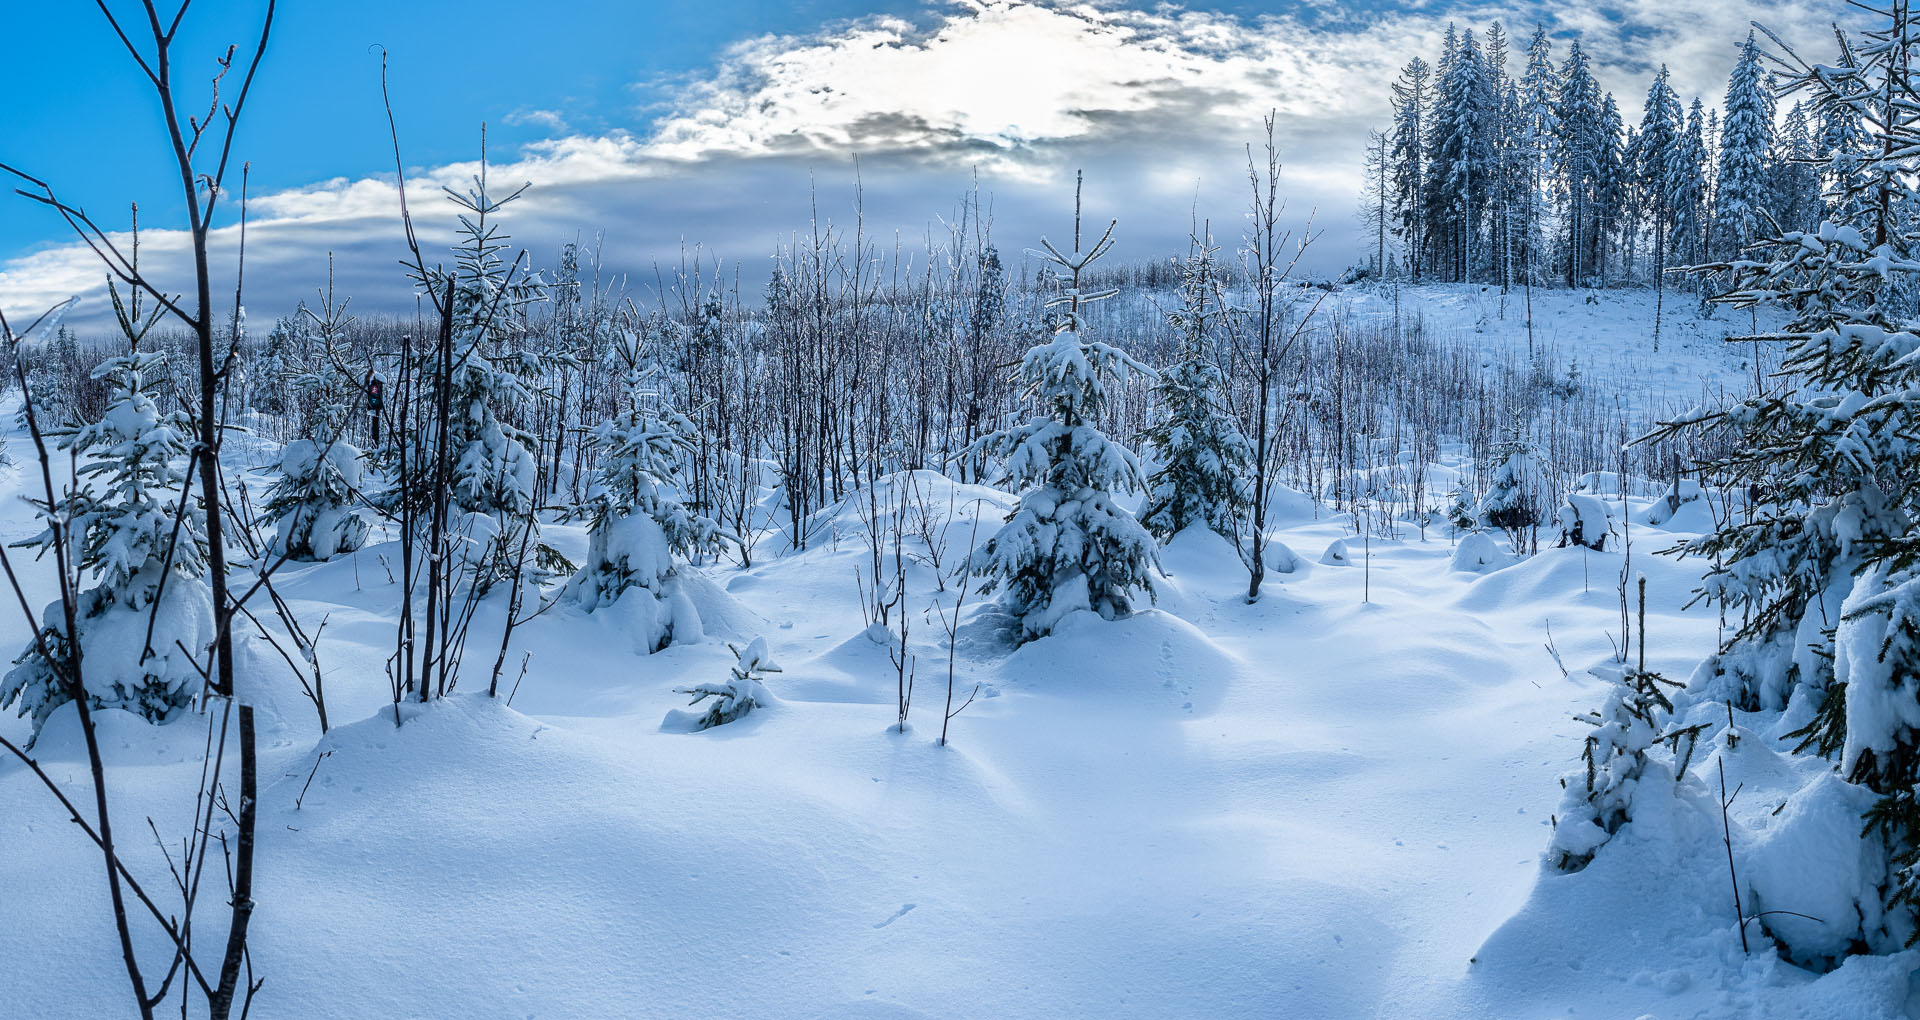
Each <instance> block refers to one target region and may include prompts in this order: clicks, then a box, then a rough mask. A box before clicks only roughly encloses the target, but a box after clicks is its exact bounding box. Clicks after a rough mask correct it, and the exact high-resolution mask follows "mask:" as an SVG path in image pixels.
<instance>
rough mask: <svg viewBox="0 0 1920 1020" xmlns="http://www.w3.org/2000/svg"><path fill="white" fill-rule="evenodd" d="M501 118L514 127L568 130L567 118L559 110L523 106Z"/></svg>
mask: <svg viewBox="0 0 1920 1020" xmlns="http://www.w3.org/2000/svg"><path fill="white" fill-rule="evenodd" d="M500 119H501V121H503V122H504V123H506V124H508V125H510V126H514V127H522V126H528V127H540V128H546V129H547V130H548V131H565V130H567V119H566V118H565V117H564V116H561V114H560V111H559V110H532V109H524V108H523V109H519V110H515V111H513V112H512V113H509V114H507V115H506V116H505V117H502V118H500Z"/></svg>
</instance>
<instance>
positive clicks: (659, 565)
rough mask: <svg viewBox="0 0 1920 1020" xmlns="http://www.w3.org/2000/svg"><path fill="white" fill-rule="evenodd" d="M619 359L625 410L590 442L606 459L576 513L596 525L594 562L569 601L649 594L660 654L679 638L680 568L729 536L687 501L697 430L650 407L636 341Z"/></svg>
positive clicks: (590, 554) (591, 602)
mask: <svg viewBox="0 0 1920 1020" xmlns="http://www.w3.org/2000/svg"><path fill="white" fill-rule="evenodd" d="M615 353H616V356H617V357H618V358H619V359H620V362H621V365H622V366H623V367H624V369H625V375H624V377H623V379H624V383H625V386H626V390H627V397H626V407H625V409H624V410H623V411H621V412H620V414H619V415H618V416H617V417H615V418H614V419H613V420H612V421H607V422H602V423H601V424H600V425H599V426H598V427H596V428H595V429H594V430H593V433H592V435H590V436H589V437H588V439H587V441H586V442H587V447H588V448H589V449H591V450H593V451H595V452H596V453H597V454H598V455H599V459H598V463H597V467H596V470H595V475H594V482H593V485H592V487H591V488H590V489H589V490H588V491H587V496H586V498H585V499H584V500H583V501H582V502H581V505H580V507H579V509H578V511H577V512H578V513H579V514H581V515H584V516H585V517H586V518H587V519H588V522H589V523H588V526H587V558H586V562H584V563H583V564H581V566H580V569H579V571H578V572H577V573H575V574H574V576H573V578H572V580H570V581H568V582H567V588H566V593H567V595H568V597H570V598H572V599H573V600H574V601H576V602H578V603H580V604H581V605H582V606H585V607H586V609H587V610H588V611H589V612H591V611H593V610H594V609H598V608H600V607H602V606H608V605H612V604H613V603H614V602H615V601H617V600H619V599H620V598H621V597H622V596H623V595H624V594H626V593H627V592H628V591H629V590H631V589H634V588H641V589H645V591H646V593H647V594H648V595H649V596H650V597H651V598H652V599H654V600H655V601H656V602H657V603H659V604H660V605H659V609H660V611H659V612H656V613H653V614H651V625H650V628H649V629H650V631H651V632H650V633H649V634H648V635H647V640H646V644H647V647H648V650H650V651H657V650H658V649H660V648H662V647H665V646H666V644H667V643H668V642H669V641H671V640H672V638H673V627H674V614H673V612H672V611H671V609H672V605H673V602H672V601H671V600H670V594H671V593H670V591H669V582H670V581H671V580H672V579H673V577H674V575H675V572H676V571H677V569H678V560H679V559H683V558H685V557H687V556H690V555H692V554H694V553H696V552H700V551H706V550H715V549H717V548H718V547H719V545H720V543H721V541H722V540H723V539H725V538H726V537H727V536H726V535H725V534H724V533H723V532H722V531H721V530H720V528H719V526H718V525H716V524H715V523H714V522H713V521H711V520H709V519H707V518H705V517H701V516H698V515H696V514H694V513H692V512H691V511H689V510H688V509H687V508H686V506H685V505H684V504H683V503H681V501H680V495H679V493H680V488H681V480H680V473H681V468H682V465H683V464H684V462H685V459H686V457H687V455H688V453H689V451H690V450H691V449H692V448H693V423H692V422H690V421H688V420H687V419H686V418H685V417H684V416H682V415H680V414H677V413H675V412H674V411H672V410H670V409H657V410H649V409H647V408H646V407H645V406H644V405H645V403H646V397H645V396H644V395H643V393H642V387H643V385H644V381H645V376H644V373H643V372H642V371H641V358H640V348H639V340H638V338H637V337H635V336H634V335H633V334H631V333H629V334H627V335H626V336H624V337H623V338H622V339H621V340H620V342H619V343H617V344H616V345H615Z"/></svg>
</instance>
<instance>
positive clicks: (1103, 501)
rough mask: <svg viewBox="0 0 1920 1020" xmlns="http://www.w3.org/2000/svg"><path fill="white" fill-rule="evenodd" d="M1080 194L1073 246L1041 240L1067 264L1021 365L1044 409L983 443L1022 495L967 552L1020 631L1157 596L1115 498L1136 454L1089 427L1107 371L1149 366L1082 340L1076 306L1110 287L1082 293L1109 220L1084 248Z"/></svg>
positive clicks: (1041, 630) (1147, 548) (1155, 565)
mask: <svg viewBox="0 0 1920 1020" xmlns="http://www.w3.org/2000/svg"><path fill="white" fill-rule="evenodd" d="M1079 192H1080V189H1079V184H1078V181H1077V180H1076V183H1075V186H1074V203H1073V205H1074V209H1073V242H1074V243H1073V253H1072V254H1071V255H1063V254H1061V253H1060V251H1059V249H1057V248H1055V247H1054V246H1053V245H1052V244H1051V243H1049V242H1048V241H1047V240H1046V239H1045V238H1042V239H1041V242H1040V243H1041V244H1042V245H1043V246H1044V247H1045V248H1046V250H1047V255H1048V258H1049V260H1050V261H1051V262H1053V263H1054V264H1056V265H1058V266H1060V267H1062V268H1064V269H1065V270H1067V273H1068V276H1067V280H1066V287H1065V288H1064V289H1063V290H1062V292H1061V294H1060V295H1059V296H1058V297H1057V298H1054V299H1053V300H1052V301H1051V302H1049V304H1050V305H1059V306H1064V307H1065V308H1066V314H1065V315H1064V316H1063V318H1062V320H1061V323H1060V327H1059V331H1058V332H1057V333H1055V334H1054V335H1053V339H1052V340H1051V341H1049V342H1047V343H1044V344H1041V345H1040V346H1038V347H1035V348H1033V349H1032V350H1030V351H1028V352H1027V355H1026V357H1025V358H1023V359H1021V362H1020V379H1021V381H1022V382H1023V383H1024V384H1025V386H1026V391H1027V395H1028V397H1029V398H1030V399H1031V400H1033V401H1034V402H1035V403H1037V404H1038V405H1039V408H1040V411H1041V412H1042V414H1043V415H1044V416H1043V417H1040V418H1036V419H1034V420H1033V421H1031V422H1028V423H1027V424H1025V425H1021V426H1019V427H1016V428H1012V429H1007V430H1005V431H1002V432H996V433H994V434H992V435H989V436H986V437H985V438H983V439H982V440H981V441H980V443H981V448H982V450H983V451H984V452H985V453H986V454H987V455H989V456H993V457H998V458H1000V459H1001V460H1002V461H1003V463H1004V464H1005V465H1006V468H1005V473H1006V480H1007V482H1008V483H1010V484H1011V485H1013V486H1016V487H1017V488H1018V489H1019V491H1020V501H1019V503H1018V505H1016V506H1015V507H1014V510H1013V513H1011V514H1010V515H1008V517H1007V521H1006V524H1005V526H1003V527H1002V528H1001V529H1000V531H999V533H998V534H996V535H994V536H993V537H992V538H991V539H988V540H987V543H986V544H985V545H984V546H983V547H982V548H981V549H980V550H979V551H978V552H976V553H975V554H974V557H973V561H972V563H971V568H972V570H973V571H974V572H975V573H977V574H982V575H985V577H986V580H985V581H984V582H983V583H982V584H981V586H980V590H981V591H982V592H983V593H985V592H992V591H993V590H994V589H995V588H1001V589H1004V591H1005V595H1004V597H1003V600H1002V601H1003V603H1004V604H1005V606H1006V608H1007V609H1008V610H1009V611H1011V612H1012V613H1013V614H1014V615H1015V616H1017V617H1018V618H1019V620H1020V638H1021V640H1031V639H1033V638H1037V637H1041V636H1043V635H1045V634H1047V633H1049V632H1051V631H1052V629H1053V627H1054V625H1055V624H1056V623H1058V622H1059V621H1060V618H1061V617H1063V616H1065V615H1066V614H1068V613H1070V612H1073V611H1074V610H1077V609H1089V610H1092V611H1094V612H1097V613H1099V614H1100V615H1101V616H1103V617H1106V618H1108V619H1112V618H1113V617H1115V616H1118V615H1120V614H1122V613H1126V612H1128V611H1130V610H1131V609H1132V608H1133V598H1134V593H1135V592H1136V591H1145V592H1146V593H1147V596H1148V597H1149V598H1151V597H1152V596H1153V580H1152V573H1153V571H1155V570H1157V569H1159V559H1160V551H1159V547H1158V546H1156V545H1154V541H1153V536H1152V535H1149V534H1148V533H1147V530H1146V529H1145V528H1143V527H1141V526H1140V522H1139V521H1137V520H1134V518H1133V515H1132V514H1130V513H1128V512H1127V511H1126V510H1124V509H1122V508H1121V507H1120V506H1119V505H1118V504H1116V503H1115V502H1114V501H1113V493H1114V492H1115V491H1116V490H1121V489H1125V490H1132V489H1136V488H1138V487H1140V486H1141V485H1143V484H1144V480H1143V479H1142V478H1141V476H1140V461H1139V459H1138V458H1137V457H1135V456H1134V455H1133V452H1132V451H1130V450H1128V449H1126V448H1125V447H1123V446H1121V445H1119V444H1118V443H1115V442H1113V441H1112V440H1110V439H1108V438H1107V436H1106V434H1105V433H1103V432H1101V431H1100V429H1099V428H1098V426H1097V425H1096V424H1095V423H1096V422H1097V421H1098V420H1099V416H1100V413H1101V411H1102V410H1103V409H1104V408H1105V407H1106V403H1107V383H1106V380H1107V378H1108V377H1109V376H1115V377H1119V378H1123V379H1124V378H1125V376H1126V374H1127V373H1128V372H1135V371H1137V372H1142V373H1145V374H1147V375H1152V374H1153V370H1152V369H1150V368H1148V367H1147V366H1145V365H1143V364H1141V363H1140V362H1138V361H1135V360H1134V359H1133V358H1131V357H1129V356H1128V355H1127V354H1126V353H1125V352H1123V351H1121V350H1120V349H1119V348H1117V347H1113V346H1110V345H1108V344H1103V343H1099V342H1096V341H1089V340H1085V339H1082V337H1081V330H1082V328H1083V326H1084V324H1083V322H1082V321H1081V317H1080V312H1081V306H1082V305H1083V304H1086V303H1089V302H1092V301H1099V300H1102V299H1104V298H1109V297H1112V296H1113V294H1114V292H1113V291H1104V292H1101V293H1096V294H1088V293H1085V292H1083V291H1082V290H1081V273H1082V271H1083V270H1085V269H1086V267H1087V266H1088V265H1089V264H1091V263H1092V262H1094V261H1095V260H1096V259H1098V258H1099V257H1100V256H1102V255H1104V254H1106V253H1107V251H1108V250H1109V249H1110V248H1111V247H1112V246H1113V227H1114V224H1111V223H1110V224H1108V225H1107V229H1106V232H1105V233H1103V234H1102V235H1101V236H1100V239H1099V240H1098V241H1096V242H1095V243H1094V244H1093V245H1092V246H1091V247H1090V248H1088V249H1087V250H1086V251H1085V252H1082V251H1081V249H1080V193H1079Z"/></svg>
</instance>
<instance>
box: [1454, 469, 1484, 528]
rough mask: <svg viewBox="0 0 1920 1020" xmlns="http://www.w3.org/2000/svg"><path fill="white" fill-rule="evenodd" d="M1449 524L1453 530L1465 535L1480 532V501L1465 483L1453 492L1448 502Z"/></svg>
mask: <svg viewBox="0 0 1920 1020" xmlns="http://www.w3.org/2000/svg"><path fill="white" fill-rule="evenodd" d="M1446 517H1447V523H1448V524H1449V525H1452V527H1453V530H1454V531H1455V532H1458V533H1459V534H1462V535H1465V534H1470V533H1472V532H1476V531H1479V530H1480V500H1479V498H1478V497H1476V496H1474V494H1473V490H1472V489H1470V488H1468V487H1467V485H1466V483H1465V482H1462V483H1461V484H1460V486H1459V487H1458V488H1456V489H1454V490H1453V495H1452V496H1451V497H1450V498H1449V500H1448V502H1447V509H1446Z"/></svg>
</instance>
